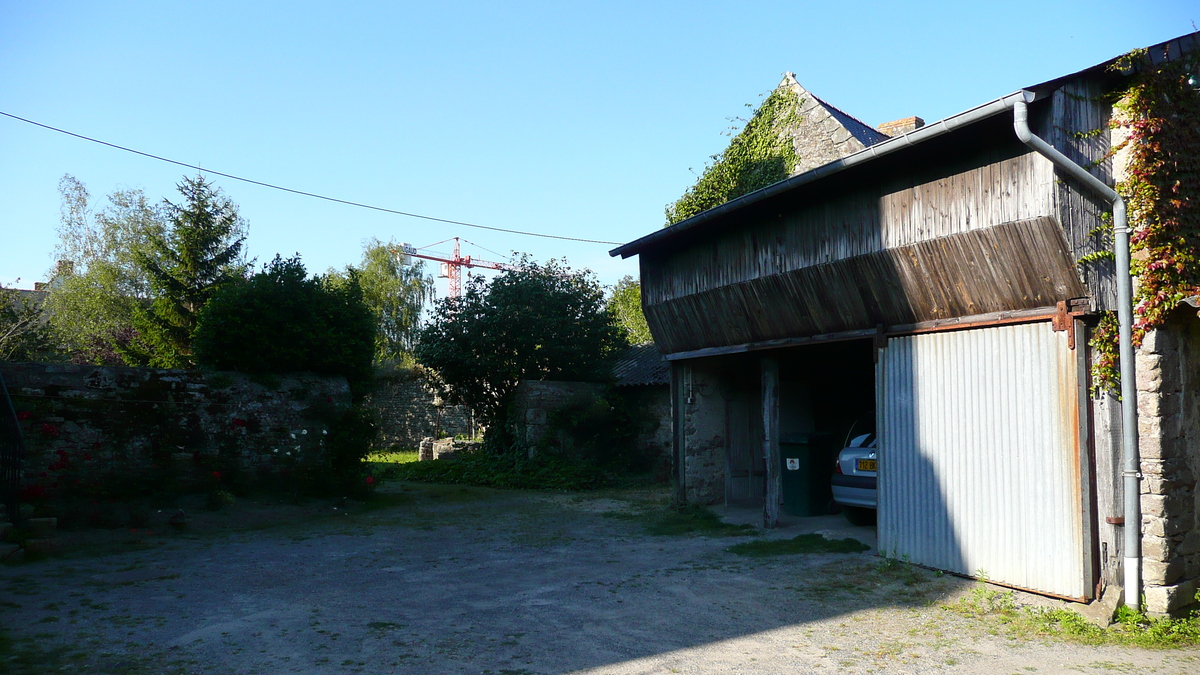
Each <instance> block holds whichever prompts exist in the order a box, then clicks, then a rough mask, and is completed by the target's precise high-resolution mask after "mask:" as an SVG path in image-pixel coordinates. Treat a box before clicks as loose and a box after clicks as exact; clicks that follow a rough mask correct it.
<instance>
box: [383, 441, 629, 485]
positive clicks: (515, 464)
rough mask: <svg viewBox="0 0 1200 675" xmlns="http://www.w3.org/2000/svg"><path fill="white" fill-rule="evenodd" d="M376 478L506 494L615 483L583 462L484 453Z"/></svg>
mask: <svg viewBox="0 0 1200 675" xmlns="http://www.w3.org/2000/svg"><path fill="white" fill-rule="evenodd" d="M376 466H379V465H376ZM376 475H377V476H379V477H382V478H387V479H394V480H404V481H411V482H414V483H450V484H461V485H479V486H482V487H494V488H501V489H506V490H594V489H596V488H602V487H608V486H610V485H613V484H615V483H616V477H615V476H613V475H612V474H610V473H608V472H605V471H602V470H600V469H598V468H596V467H594V466H591V465H589V464H587V463H584V462H580V461H571V460H566V459H562V458H560V457H557V456H554V455H548V454H546V455H539V456H537V457H534V458H533V459H527V458H525V457H523V456H513V455H497V454H491V453H487V452H483V451H476V452H466V451H460V452H459V453H458V455H457V456H456V457H455V458H454V459H435V460H431V461H428V462H405V463H399V464H390V465H387V466H386V467H384V468H383V469H381V470H379V471H378V472H377V474H376Z"/></svg>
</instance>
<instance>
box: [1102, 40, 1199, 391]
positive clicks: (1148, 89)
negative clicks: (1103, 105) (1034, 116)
mask: <svg viewBox="0 0 1200 675" xmlns="http://www.w3.org/2000/svg"><path fill="white" fill-rule="evenodd" d="M1113 69H1114V70H1116V71H1119V72H1128V71H1130V70H1136V73H1135V74H1134V75H1133V78H1132V82H1131V85H1130V86H1129V88H1128V89H1126V90H1124V91H1123V92H1118V93H1119V94H1120V99H1119V101H1118V102H1117V104H1116V106H1115V107H1116V110H1117V113H1118V114H1117V115H1114V120H1113V122H1112V125H1113V127H1114V128H1115V129H1116V128H1119V129H1122V130H1124V131H1125V140H1124V141H1122V142H1121V143H1118V144H1117V145H1115V146H1114V147H1113V148H1112V151H1111V153H1112V154H1116V153H1119V152H1121V151H1123V150H1125V151H1128V158H1129V159H1128V164H1127V169H1126V171H1127V174H1126V177H1125V180H1123V181H1121V182H1119V183H1118V184H1117V191H1118V192H1119V193H1121V195H1122V196H1123V197H1124V198H1125V200H1126V206H1127V209H1128V216H1129V227H1130V238H1129V243H1130V251H1131V258H1132V262H1131V265H1130V269H1131V271H1132V273H1133V274H1134V275H1135V278H1136V286H1135V288H1134V297H1133V301H1134V308H1133V310H1134V325H1133V341H1134V344H1135V345H1140V344H1141V342H1142V339H1143V338H1144V337H1145V335H1146V333H1147V332H1149V331H1151V330H1153V329H1154V328H1155V327H1157V326H1160V325H1162V324H1163V322H1164V321H1165V320H1166V318H1167V315H1168V314H1169V313H1170V312H1171V310H1173V309H1174V308H1175V307H1177V306H1178V305H1179V303H1180V302H1182V301H1183V300H1184V299H1185V298H1189V297H1191V296H1194V295H1197V294H1200V55H1197V54H1191V55H1188V56H1187V57H1186V58H1182V59H1177V60H1175V61H1170V62H1164V63H1162V64H1160V65H1158V66H1154V65H1152V63H1151V61H1150V59H1149V55H1148V53H1147V52H1146V50H1144V49H1143V50H1138V51H1134V52H1131V53H1129V54H1127V55H1125V56H1124V57H1122V58H1121V59H1119V60H1118V61H1117V62H1116V63H1115V64H1114V65H1113ZM1090 344H1091V346H1092V348H1093V349H1094V350H1096V354H1097V358H1096V363H1095V367H1094V371H1093V375H1094V381H1095V385H1096V387H1097V388H1105V389H1112V390H1115V389H1117V387H1118V385H1119V371H1118V365H1119V364H1118V360H1117V322H1116V319H1115V317H1114V316H1112V315H1107V316H1105V317H1103V318H1102V319H1101V322H1100V326H1099V327H1098V329H1097V330H1096V332H1095V336H1094V338H1093V339H1092V341H1091V343H1090Z"/></svg>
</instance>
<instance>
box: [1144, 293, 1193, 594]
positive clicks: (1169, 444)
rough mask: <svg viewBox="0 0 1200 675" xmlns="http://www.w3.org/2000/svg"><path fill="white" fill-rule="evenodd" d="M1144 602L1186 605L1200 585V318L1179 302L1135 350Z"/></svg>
mask: <svg viewBox="0 0 1200 675" xmlns="http://www.w3.org/2000/svg"><path fill="white" fill-rule="evenodd" d="M1136 365H1137V388H1138V436H1139V445H1140V449H1141V472H1142V475H1143V478H1142V481H1141V493H1142V497H1141V502H1142V522H1141V526H1142V584H1143V592H1144V593H1145V596H1146V610H1147V611H1148V612H1151V613H1154V614H1168V613H1175V614H1178V613H1180V611H1181V610H1183V609H1184V608H1187V607H1189V606H1190V605H1192V604H1193V603H1195V596H1196V592H1197V591H1198V590H1200V491H1197V489H1196V478H1197V476H1200V320H1198V319H1197V318H1196V316H1195V313H1194V310H1185V309H1181V310H1179V311H1177V312H1176V313H1175V314H1174V315H1172V316H1171V318H1170V320H1169V321H1168V322H1167V324H1166V325H1165V326H1163V327H1162V328H1159V329H1157V330H1155V331H1153V332H1151V333H1150V334H1148V335H1147V336H1146V338H1145V340H1144V341H1143V342H1142V347H1141V349H1139V350H1138V352H1137V356H1136Z"/></svg>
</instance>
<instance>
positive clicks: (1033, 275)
mask: <svg viewBox="0 0 1200 675" xmlns="http://www.w3.org/2000/svg"><path fill="white" fill-rule="evenodd" d="M645 265H646V262H645V259H644V258H643V268H642V269H643V272H642V273H643V274H646V271H647V270H646V268H645ZM1084 293H1086V289H1084V287H1083V285H1082V284H1081V283H1080V281H1079V279H1078V277H1077V276H1076V274H1075V272H1074V268H1073V266H1072V259H1071V254H1070V251H1069V249H1068V248H1067V245H1066V241H1065V240H1064V239H1063V234H1062V231H1061V230H1060V229H1059V227H1058V224H1057V222H1056V221H1055V220H1054V219H1053V218H1050V217H1042V218H1035V219H1033V220H1022V221H1017V222H1014V223H1006V224H1004V225H999V226H996V227H989V228H986V229H981V230H973V231H969V232H961V233H958V234H953V235H949V236H946V237H939V238H937V239H930V240H926V241H922V242H918V243H915V244H909V245H907V246H900V247H896V248H890V249H886V250H881V251H877V252H874V253H870V254H866V255H860V256H854V257H851V258H845V259H842V260H838V261H835V262H831V263H826V264H822V265H814V266H810V267H805V268H801V269H797V270H792V271H789V272H786V273H783V274H773V275H770V276H765V277H761V278H758V279H751V280H749V281H744V282H740V283H735V284H729V285H727V286H723V287H720V288H714V289H710V290H706V291H703V292H700V293H693V294H690V295H685V296H681V297H679V298H674V299H671V300H665V301H661V302H657V303H653V304H649V303H648V304H645V306H644V309H645V313H646V320H647V322H648V323H649V324H650V329H651V331H652V332H653V333H654V336H655V341H656V342H657V343H658V346H659V349H660V350H662V351H663V352H664V353H675V352H682V351H691V350H695V349H703V348H705V347H717V346H725V345H736V344H745V343H749V342H761V341H766V340H775V339H780V338H787V337H797V336H806V335H818V334H822V333H832V332H838V331H845V330H855V329H860V328H873V327H875V326H876V325H879V324H883V325H886V326H892V325H899V324H907V323H915V322H918V321H929V320H933V319H945V318H951V317H956V316H969V315H974V314H983V313H988V312H1000V311H1007V310H1016V309H1031V308H1036V307H1046V306H1053V305H1054V304H1055V303H1056V302H1057V301H1059V300H1067V299H1070V298H1075V297H1080V296H1081V295H1083V294H1084Z"/></svg>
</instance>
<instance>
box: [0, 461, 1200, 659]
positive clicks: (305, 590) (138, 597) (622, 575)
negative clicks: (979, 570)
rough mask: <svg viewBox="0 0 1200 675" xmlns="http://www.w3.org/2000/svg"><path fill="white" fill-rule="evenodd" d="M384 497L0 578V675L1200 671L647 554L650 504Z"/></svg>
mask: <svg viewBox="0 0 1200 675" xmlns="http://www.w3.org/2000/svg"><path fill="white" fill-rule="evenodd" d="M386 489H387V490H388V491H389V492H388V493H387V494H385V495H383V496H382V498H381V502H383V503H382V504H381V505H375V506H373V507H371V508H364V507H361V506H350V507H348V508H347V507H346V506H342V507H341V508H340V509H337V510H335V509H334V506H333V505H324V506H320V507H310V509H309V511H308V512H305V513H304V514H303V517H296V518H292V519H291V520H290V521H284V522H278V523H273V524H271V525H270V526H262V525H260V526H258V527H255V528H253V529H237V528H235V527H231V528H228V529H221V528H210V529H207V530H205V529H203V528H196V529H195V531H193V532H190V533H185V534H183V535H170V536H162V535H161V534H160V535H158V536H152V537H150V538H145V537H144V536H143V537H140V538H136V537H135V538H134V539H137V541H134V540H133V539H130V540H129V541H125V542H124V543H121V544H120V545H113V546H111V547H110V548H109V549H108V551H107V552H103V551H100V550H97V549H95V548H94V547H93V549H91V550H90V551H89V550H84V551H82V552H75V553H68V554H67V555H64V556H61V557H57V558H51V559H46V560H40V561H31V562H25V563H21V564H10V565H4V566H0V617H2V618H0V621H2V622H3V625H4V627H5V629H6V632H7V634H8V637H9V639H10V642H11V643H10V644H9V645H8V647H7V649H8V650H9V652H10V653H11V654H12V656H10V657H9V660H8V662H7V663H0V671H4V670H5V669H6V668H7V669H10V670H12V669H16V670H14V672H22V673H25V672H28V673H37V672H49V671H50V669H51V668H53V669H54V672H86V673H114V674H115V673H262V674H264V675H266V674H272V673H431V674H433V673H437V674H442V673H471V674H478V673H494V674H502V673H503V674H508V675H516V674H534V673H536V674H546V675H552V674H560V673H630V674H633V673H638V674H641V673H810V672H826V673H867V672H886V673H926V672H955V673H957V672H965V673H988V674H989V675H990V674H1007V673H1065V672H1072V673H1075V672H1101V671H1113V670H1115V671H1118V672H1139V673H1143V672H1144V673H1179V674H1184V673H1197V672H1200V651H1196V650H1185V651H1147V650H1140V649H1133V648H1114V647H1087V646H1080V645H1075V644H1071V643H1066V642H1061V641H1057V640H1055V641H1050V642H1043V641H1040V640H1027V639H1024V638H1017V637H1013V634H1012V633H1011V632H1010V631H1006V630H1005V629H1004V628H1003V627H1001V626H998V625H997V624H996V623H995V622H991V621H988V620H980V619H973V618H966V617H964V616H962V615H961V614H959V613H956V612H953V611H949V610H947V609H946V608H945V604H946V603H947V602H953V601H955V600H956V599H958V598H962V597H969V596H970V594H971V592H972V589H973V588H975V587H976V584H975V583H974V582H969V581H965V580H962V579H957V578H953V577H950V576H938V575H935V574H933V573H931V572H928V571H925V570H920V569H915V568H911V567H909V566H907V565H902V564H887V563H886V562H885V561H882V560H881V559H880V558H879V557H877V556H876V555H875V552H874V551H873V550H872V551H869V552H867V553H860V554H828V553H822V554H800V555H787V556H778V557H768V558H748V557H744V556H738V555H735V554H733V553H730V552H727V551H726V550H725V549H726V548H727V547H728V546H730V545H731V544H733V543H736V542H738V541H742V540H745V539H746V538H744V537H729V536H724V537H708V536H697V535H676V536H651V535H649V534H646V532H645V530H644V528H643V525H642V522H641V521H640V520H639V519H638V518H636V517H631V516H632V515H634V514H636V513H638V512H640V511H642V510H647V509H655V508H661V506H662V505H663V503H664V500H665V493H663V492H661V491H626V492H611V493H592V494H585V495H562V494H547V493H522V492H502V491H494V490H486V489H481V488H468V487H457V486H419V485H408V486H396V485H389V486H387V487H386ZM240 506H241V505H237V506H235V507H234V508H233V509H232V510H231V514H232V515H229V516H227V517H228V518H231V519H232V520H230V521H229V522H230V523H233V524H236V514H237V508H239V507H240ZM613 516H618V517H613ZM198 520H199V519H198ZM801 531H802V529H799V528H798V527H796V526H793V527H791V528H785V529H784V530H782V531H777V532H774V533H771V534H769V535H768V536H770V537H790V536H794V535H795V534H798V533H799V532H801ZM42 664H44V665H45V667H44V668H43V667H41V666H42ZM22 668H23V669H24V670H22Z"/></svg>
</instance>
